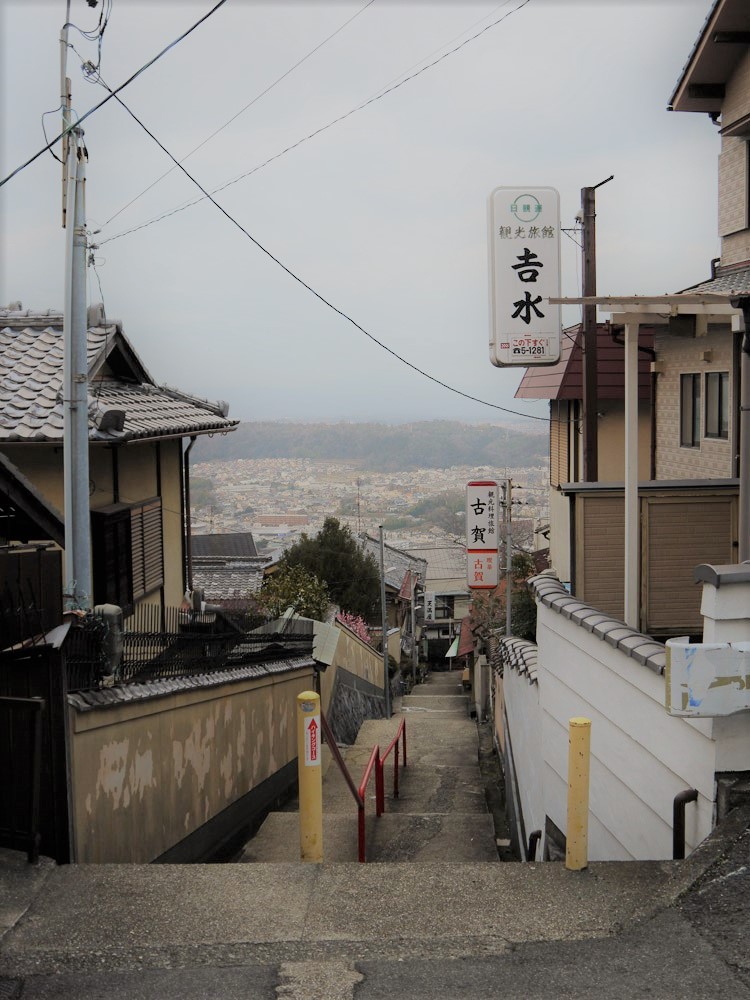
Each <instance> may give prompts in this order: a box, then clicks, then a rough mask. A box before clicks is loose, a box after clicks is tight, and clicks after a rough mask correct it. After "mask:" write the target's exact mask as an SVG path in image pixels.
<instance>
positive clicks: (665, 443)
mask: <svg viewBox="0 0 750 1000" xmlns="http://www.w3.org/2000/svg"><path fill="white" fill-rule="evenodd" d="M656 331H657V332H656V335H655V339H654V346H655V348H656V357H657V362H658V363H659V364H660V366H661V367H662V368H663V372H662V374H660V375H659V377H658V380H657V387H656V399H657V404H656V409H657V420H656V478H657V479H667V480H668V479H730V478H732V476H733V454H732V453H733V448H732V439H731V431H730V438H729V439H728V440H717V439H711V438H706V437H704V436H703V431H704V418H705V414H704V412H703V407H704V404H705V393H706V386H705V379H704V378H703V375H705V373H706V372H711V371H713V372H729V416H730V426H731V424H733V423H734V407H735V398H734V391H735V381H734V378H733V375H732V373H733V361H732V350H733V341H734V338H733V336H732V335H731V334H730V333H729V330H728V328H725V329H724V330H723V331H722V332H711V333H708V334H707V335H706V336H703V337H675V336H669V334H667V333H664V332H659V328H658V327H657V328H656ZM708 352H710V359H711V360H710V361H706V360H704V359H703V355H704V354H706V353H708ZM691 372H698V373H699V374H700V375H701V376H702V377H701V438H700V447H698V448H683V447H681V445H680V375H682V374H689V373H691Z"/></svg>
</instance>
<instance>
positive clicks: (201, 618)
mask: <svg viewBox="0 0 750 1000" xmlns="http://www.w3.org/2000/svg"><path fill="white" fill-rule="evenodd" d="M242 625H244V626H245V627H244V628H242V627H240V626H242ZM115 627H116V626H115V625H113V622H112V621H105V620H103V619H101V618H97V617H95V616H93V615H87V616H86V617H85V618H83V619H81V620H80V621H78V622H76V623H75V624H74V627H73V628H71V630H70V633H69V635H68V639H67V640H66V645H65V650H66V660H67V665H68V690H70V691H81V690H96V689H98V688H101V687H105V686H111V685H113V684H130V683H139V682H144V681H155V680H166V679H169V678H173V677H186V676H195V675H198V674H211V673H214V672H217V671H220V670H226V669H228V668H231V667H237V666H243V665H246V664H252V663H258V662H265V661H273V660H279V659H285V658H289V657H291V656H299V655H301V654H304V653H309V652H311V650H312V642H313V636H312V632H311V631H310V630H307V631H304V632H299V631H297V630H294V629H288V630H283V631H282V630H281V629H276V628H275V627H274V628H269V626H268V622H266V621H265V620H260V619H256V618H249V617H248V616H247V615H244V616H243V617H242V618H240V617H238V616H234V615H233V616H228V615H226V614H225V613H224V612H223V611H222V610H221V609H207V610H204V611H193V610H185V609H183V608H162V607H160V606H158V605H145V606H141V607H139V608H137V609H136V611H135V613H134V614H133V615H131V616H129V617H128V618H126V619H125V620H124V621H123V623H122V630H121V635H120V636H119V637H118V641H117V643H113V642H112V641H111V638H112V636H111V630H112V629H113V628H115ZM258 628H262V629H264V631H256V629H258ZM115 650H116V652H115Z"/></svg>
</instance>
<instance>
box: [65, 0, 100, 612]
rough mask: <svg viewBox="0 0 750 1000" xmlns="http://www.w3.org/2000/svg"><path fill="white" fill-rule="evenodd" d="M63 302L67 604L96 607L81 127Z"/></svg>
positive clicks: (68, 192)
mask: <svg viewBox="0 0 750 1000" xmlns="http://www.w3.org/2000/svg"><path fill="white" fill-rule="evenodd" d="M67 7H68V16H67V19H66V24H65V27H64V28H63V30H62V33H61V36H60V42H61V53H60V55H61V62H62V65H61V69H60V78H61V81H62V82H63V87H64V92H65V93H64V99H63V127H64V128H66V129H67V128H69V126H70V81H69V80H68V78H67V76H66V61H67V50H68V43H67V32H68V26H67V25H68V21H69V20H70V2H69V0H68V5H67ZM63 141H64V143H65V149H66V152H67V156H66V159H65V168H64V170H65V173H64V178H65V187H64V196H63V226H64V227H65V229H66V233H65V280H64V289H65V305H64V309H63V479H64V495H65V579H66V585H65V608H66V610H72V609H84V610H88V609H90V608H91V607H92V584H91V514H90V508H89V410H88V350H87V347H88V344H87V337H88V332H87V326H88V324H87V319H86V243H87V240H86V200H85V192H86V158H87V153H86V147H85V146H84V144H83V131H82V130H81V129H78V128H77V129H74V130H73V131H72V132H69V133H68V134H67V136H66V137H65V139H64V140H63Z"/></svg>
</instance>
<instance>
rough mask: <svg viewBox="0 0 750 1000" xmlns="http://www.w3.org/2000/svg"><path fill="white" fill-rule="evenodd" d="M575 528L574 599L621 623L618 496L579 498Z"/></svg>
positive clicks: (622, 553) (622, 548) (622, 509)
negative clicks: (577, 598)
mask: <svg viewBox="0 0 750 1000" xmlns="http://www.w3.org/2000/svg"><path fill="white" fill-rule="evenodd" d="M576 506H577V507H579V508H580V509H581V515H580V517H581V522H582V523H580V522H579V526H578V527H577V528H576V538H577V565H578V567H579V569H578V580H577V586H576V597H580V599H581V600H582V601H586V603H588V604H591V605H592V606H593V607H595V608H596V609H597V611H602V612H604V613H605V614H608V615H612V617H613V618H616V619H617V620H618V621H622V617H623V613H624V607H623V590H624V583H623V576H624V573H625V501H624V499H623V497H622V494H620V496H591V497H585V498H581V500H580V501H579V503H578V504H577V505H576Z"/></svg>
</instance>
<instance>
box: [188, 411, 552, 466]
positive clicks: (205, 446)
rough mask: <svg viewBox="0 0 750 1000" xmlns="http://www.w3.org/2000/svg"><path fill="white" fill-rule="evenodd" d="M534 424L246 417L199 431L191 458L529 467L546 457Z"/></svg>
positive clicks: (543, 431)
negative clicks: (226, 427)
mask: <svg viewBox="0 0 750 1000" xmlns="http://www.w3.org/2000/svg"><path fill="white" fill-rule="evenodd" d="M538 428H539V430H537V428H536V426H535V427H534V430H533V432H529V431H528V430H527V429H526V428H524V430H515V429H513V428H511V427H498V426H495V425H492V424H461V423H455V422H453V421H447V420H432V421H425V422H421V423H413V424H394V425H388V424H357V423H337V424H298V423H286V422H275V421H274V422H267V423H260V422H258V423H254V422H249V423H242V424H240V426H239V427H238V428H237V430H236V431H233V432H232V433H231V434H227V435H225V436H220V435H216V436H215V437H213V438H210V439H209V438H207V437H199V438H198V440H197V442H196V445H195V449H194V450H193V458H194V459H195V460H196V461H199V462H201V461H202V462H208V461H212V460H226V461H231V460H234V459H239V458H308V459H312V460H316V459H329V460H330V461H338V462H352V463H356V464H357V465H361V466H362V468H364V469H371V470H373V471H385V472H388V471H391V470H393V471H397V470H400V469H412V468H428V469H429V468H432V469H443V468H448V467H449V466H452V465H474V466H482V465H490V466H493V467H495V468H504V467H505V466H509V467H515V468H519V467H520V468H524V467H526V468H528V467H531V466H535V465H542V464H545V463H546V461H547V453H548V438H547V428H546V425H545V424H543V423H539V424H538Z"/></svg>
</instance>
